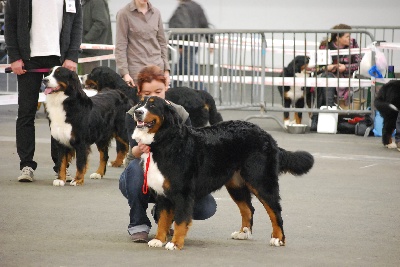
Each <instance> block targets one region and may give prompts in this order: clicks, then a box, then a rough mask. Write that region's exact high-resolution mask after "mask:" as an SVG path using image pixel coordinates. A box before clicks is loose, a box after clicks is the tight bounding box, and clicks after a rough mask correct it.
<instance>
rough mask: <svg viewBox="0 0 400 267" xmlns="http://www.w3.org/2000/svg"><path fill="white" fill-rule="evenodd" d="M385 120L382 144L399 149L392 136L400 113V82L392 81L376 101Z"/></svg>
mask: <svg viewBox="0 0 400 267" xmlns="http://www.w3.org/2000/svg"><path fill="white" fill-rule="evenodd" d="M374 105H375V108H376V109H377V110H378V111H379V112H380V114H381V116H382V118H383V128H382V143H383V145H384V146H386V147H387V148H397V146H396V144H395V142H394V140H392V134H393V132H394V130H395V129H396V120H397V116H398V114H399V111H400V80H392V81H390V82H388V83H386V84H384V85H383V86H382V87H381V89H379V91H378V94H377V96H376V97H375V101H374Z"/></svg>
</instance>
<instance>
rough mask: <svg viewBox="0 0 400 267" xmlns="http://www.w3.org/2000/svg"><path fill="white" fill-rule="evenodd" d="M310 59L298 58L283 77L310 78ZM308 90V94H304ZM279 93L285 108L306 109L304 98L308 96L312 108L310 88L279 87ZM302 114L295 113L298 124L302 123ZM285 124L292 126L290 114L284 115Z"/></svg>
mask: <svg viewBox="0 0 400 267" xmlns="http://www.w3.org/2000/svg"><path fill="white" fill-rule="evenodd" d="M309 61H310V58H309V57H308V56H296V57H295V58H294V59H293V60H292V61H291V62H290V63H289V64H288V66H287V67H286V68H284V69H283V72H282V75H281V76H282V77H299V78H304V77H306V76H307V77H308V76H310V74H309V73H307V67H308V63H309ZM304 89H306V92H304ZM278 90H279V93H280V95H281V97H282V99H283V106H284V107H285V108H290V107H292V106H294V107H296V108H304V104H305V101H304V96H306V101H307V104H308V105H309V106H310V104H311V103H309V102H311V93H310V88H308V87H303V86H278ZM302 116H303V114H302V113H298V112H295V113H294V119H295V122H296V123H297V124H300V123H301V120H302ZM283 122H284V125H285V126H287V125H289V124H290V114H289V112H284V113H283Z"/></svg>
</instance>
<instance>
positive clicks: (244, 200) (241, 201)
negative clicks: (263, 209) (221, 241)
mask: <svg viewBox="0 0 400 267" xmlns="http://www.w3.org/2000/svg"><path fill="white" fill-rule="evenodd" d="M225 187H226V189H227V190H228V193H229V194H230V196H231V198H232V199H233V201H235V203H236V205H237V206H238V207H239V210H240V214H241V216H242V227H241V228H240V230H239V231H235V232H233V233H232V234H231V237H232V238H233V239H241V240H243V239H251V233H252V227H253V214H254V207H253V205H252V204H251V194H250V191H249V189H248V188H247V187H246V185H245V183H244V181H243V179H242V178H241V177H240V175H239V174H235V175H234V176H233V178H232V179H231V180H230V181H228V182H227V183H226V184H225Z"/></svg>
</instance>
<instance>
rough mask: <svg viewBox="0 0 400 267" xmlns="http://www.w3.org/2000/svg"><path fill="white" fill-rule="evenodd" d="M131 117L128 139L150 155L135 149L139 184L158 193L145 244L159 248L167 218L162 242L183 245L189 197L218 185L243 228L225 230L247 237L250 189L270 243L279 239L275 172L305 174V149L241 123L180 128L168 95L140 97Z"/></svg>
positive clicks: (250, 223)
mask: <svg viewBox="0 0 400 267" xmlns="http://www.w3.org/2000/svg"><path fill="white" fill-rule="evenodd" d="M134 119H135V121H136V123H137V126H136V128H135V131H134V132H133V135H132V138H134V139H135V140H136V141H138V142H139V141H140V142H142V143H144V144H147V145H149V146H150V153H145V154H143V155H142V158H143V160H144V163H146V164H143V168H144V172H145V177H147V178H145V181H144V185H148V186H149V187H150V188H152V190H154V191H156V192H157V206H158V209H157V214H158V215H159V216H157V217H158V218H159V220H158V229H157V234H156V236H155V237H154V239H153V240H151V241H149V242H148V245H149V246H150V247H161V246H163V244H164V242H166V241H167V233H168V230H169V227H170V225H171V223H172V222H174V230H175V231H174V235H173V237H172V240H171V241H170V242H168V243H167V244H166V245H165V248H166V249H168V250H174V249H182V247H183V245H184V240H185V237H186V235H187V232H188V230H189V226H190V225H191V224H192V216H193V205H194V201H195V200H196V199H200V198H201V197H204V196H205V195H207V194H210V193H211V192H214V191H216V190H219V189H220V188H221V187H222V186H224V185H225V187H226V189H227V190H228V192H229V194H230V196H231V197H232V199H233V200H234V202H235V203H236V204H237V205H238V207H239V210H240V214H241V215H242V219H241V221H242V226H241V228H240V229H239V231H236V232H234V233H232V235H231V237H232V238H233V239H249V238H250V237H251V233H252V226H253V214H254V207H253V205H252V203H251V198H252V194H254V195H255V196H256V197H257V198H258V199H259V200H260V202H261V203H262V205H263V206H264V208H265V211H266V213H267V214H268V215H269V218H270V220H271V223H272V235H271V239H270V245H272V246H283V245H285V235H284V232H283V221H282V216H281V210H282V208H281V205H280V196H279V183H278V176H279V174H281V173H284V172H289V173H292V174H294V175H302V174H305V173H307V172H308V171H309V170H310V169H311V168H312V166H313V164H314V158H313V156H312V155H311V154H310V153H308V152H305V151H296V152H290V151H286V150H284V149H282V148H280V147H279V146H278V145H277V143H276V141H275V140H274V139H273V138H272V136H271V135H269V134H268V133H267V132H265V131H264V130H262V129H261V128H260V127H258V126H257V125H255V124H252V123H250V122H246V121H239V120H237V121H224V122H220V123H217V124H214V125H211V126H206V127H201V128H194V127H187V126H186V125H184V124H183V123H182V120H181V119H180V117H179V115H178V114H177V113H176V111H175V109H174V108H173V107H172V106H171V105H170V104H168V103H167V101H165V100H164V99H161V98H159V97H154V96H153V97H143V98H142V99H141V101H140V102H139V104H138V105H137V106H136V107H135V111H134ZM146 166H148V167H146Z"/></svg>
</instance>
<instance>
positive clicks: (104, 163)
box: [96, 148, 107, 177]
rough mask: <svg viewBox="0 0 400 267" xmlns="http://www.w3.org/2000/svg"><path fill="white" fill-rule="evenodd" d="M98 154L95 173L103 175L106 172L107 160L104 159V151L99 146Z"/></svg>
mask: <svg viewBox="0 0 400 267" xmlns="http://www.w3.org/2000/svg"><path fill="white" fill-rule="evenodd" d="M99 154H100V163H99V167H98V168H97V171H96V173H97V174H99V175H100V177H103V176H104V174H105V172H106V166H107V160H106V159H105V157H107V156H106V153H105V152H104V151H103V150H101V149H100V148H99Z"/></svg>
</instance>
